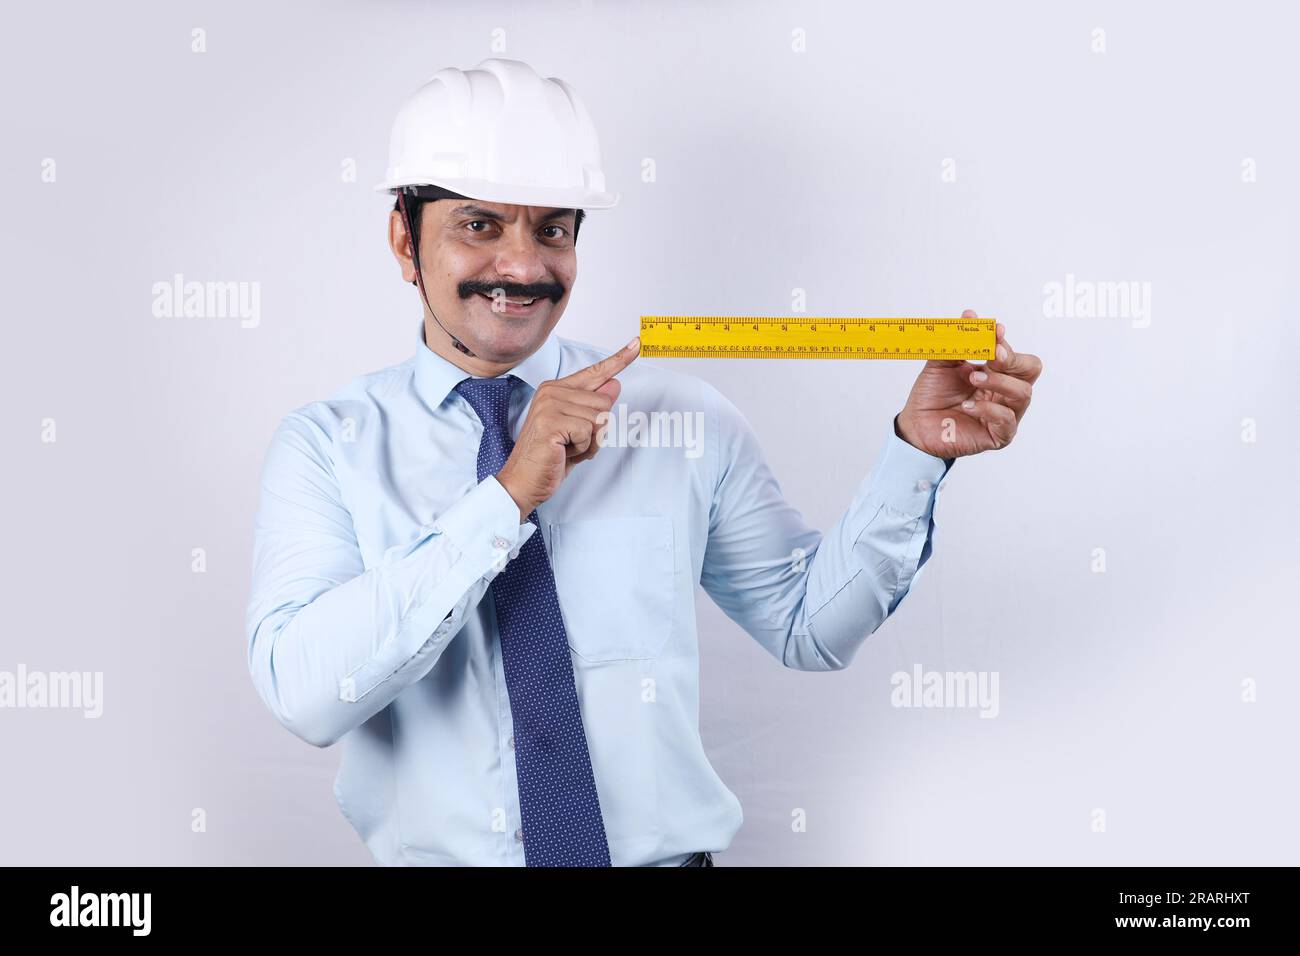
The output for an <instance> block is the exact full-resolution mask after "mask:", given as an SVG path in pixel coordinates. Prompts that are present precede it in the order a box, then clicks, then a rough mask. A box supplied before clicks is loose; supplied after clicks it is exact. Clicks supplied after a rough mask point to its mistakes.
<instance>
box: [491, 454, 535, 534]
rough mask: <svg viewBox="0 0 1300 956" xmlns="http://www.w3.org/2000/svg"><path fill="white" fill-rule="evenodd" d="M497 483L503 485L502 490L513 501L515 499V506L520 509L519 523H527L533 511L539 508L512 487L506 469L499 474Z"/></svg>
mask: <svg viewBox="0 0 1300 956" xmlns="http://www.w3.org/2000/svg"><path fill="white" fill-rule="evenodd" d="M497 482H498V483H499V484H500V485H501V487H502V488H504V489H505V490H506V494H508V495H509V496H510V497H511V498H512V499H514V502H515V506H516V507H517V508H518V509H519V523H520V524H523V523H524V522H526V521H527V520H528V516H529V515H530V514H532V513H533V510H534V509H535V508H536V507H537V506H536V505H534V504H530V503H529V501H528V500H527V499H526V498H524V497H523V496H522V495H520V494H519V493H518V492H517V491H515V489H514V488H512V487H511V482H510V476H509V475H508V474H506V471H505V469H504V468H503V469H501V471H499V472H497Z"/></svg>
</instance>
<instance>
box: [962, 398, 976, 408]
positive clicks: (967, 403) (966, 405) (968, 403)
mask: <svg viewBox="0 0 1300 956" xmlns="http://www.w3.org/2000/svg"><path fill="white" fill-rule="evenodd" d="M961 407H962V408H974V407H975V403H974V402H972V401H971V400H970V399H967V400H966V401H964V402H962V403H961Z"/></svg>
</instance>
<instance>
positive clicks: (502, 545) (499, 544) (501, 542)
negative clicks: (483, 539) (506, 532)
mask: <svg viewBox="0 0 1300 956" xmlns="http://www.w3.org/2000/svg"><path fill="white" fill-rule="evenodd" d="M492 544H493V545H495V546H496V549H497V550H498V551H504V550H505V549H506V548H508V547H510V542H509V541H507V540H506V539H505V538H502V537H496V538H493V539H492Z"/></svg>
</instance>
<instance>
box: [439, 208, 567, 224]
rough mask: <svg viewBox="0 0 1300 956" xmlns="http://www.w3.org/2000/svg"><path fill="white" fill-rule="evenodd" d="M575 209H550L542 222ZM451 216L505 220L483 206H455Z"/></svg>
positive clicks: (560, 216)
mask: <svg viewBox="0 0 1300 956" xmlns="http://www.w3.org/2000/svg"><path fill="white" fill-rule="evenodd" d="M576 213H577V210H576V209H552V210H550V211H549V212H547V213H546V215H544V216H543V217H542V220H541V221H542V222H550V221H551V220H552V219H563V218H564V217H565V216H568V215H570V214H576ZM451 214H452V215H453V216H473V217H475V218H476V219H492V220H495V221H496V222H505V216H503V215H501V213H499V212H496V211H495V210H492V209H487V208H485V207H483V206H457V207H456V208H455V209H453V210H452V211H451Z"/></svg>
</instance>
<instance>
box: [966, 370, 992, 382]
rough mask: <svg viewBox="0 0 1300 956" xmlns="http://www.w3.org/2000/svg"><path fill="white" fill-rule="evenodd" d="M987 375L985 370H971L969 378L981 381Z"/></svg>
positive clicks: (973, 380)
mask: <svg viewBox="0 0 1300 956" xmlns="http://www.w3.org/2000/svg"><path fill="white" fill-rule="evenodd" d="M988 377H989V376H988V373H987V372H971V375H970V380H971V381H972V382H982V381H984V380H985V379H986V378H988Z"/></svg>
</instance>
